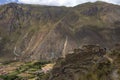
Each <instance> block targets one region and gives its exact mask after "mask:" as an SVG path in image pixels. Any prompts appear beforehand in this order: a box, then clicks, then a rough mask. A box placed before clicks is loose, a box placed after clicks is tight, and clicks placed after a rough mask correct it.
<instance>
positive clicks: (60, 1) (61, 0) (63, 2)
mask: <svg viewBox="0 0 120 80" xmlns="http://www.w3.org/2000/svg"><path fill="white" fill-rule="evenodd" d="M95 1H97V0H0V3H1V4H4V3H9V2H17V3H26V4H40V5H50V6H68V7H69V6H76V5H78V4H82V3H85V2H95ZM99 1H104V2H109V3H113V4H119V5H120V0H99Z"/></svg>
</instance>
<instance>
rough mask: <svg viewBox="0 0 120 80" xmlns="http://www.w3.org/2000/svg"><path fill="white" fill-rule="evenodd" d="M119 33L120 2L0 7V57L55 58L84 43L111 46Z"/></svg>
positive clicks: (115, 41)
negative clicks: (68, 6) (61, 5)
mask: <svg viewBox="0 0 120 80" xmlns="http://www.w3.org/2000/svg"><path fill="white" fill-rule="evenodd" d="M119 33H120V6H118V5H113V4H108V3H104V2H96V3H85V4H81V5H78V6H76V7H71V8H67V7H53V6H39V5H23V4H16V3H10V4H6V5H1V6H0V56H1V57H2V58H3V57H4V59H5V57H6V58H7V59H8V56H9V59H10V58H12V59H13V58H15V57H16V59H21V60H24V59H27V60H36V59H37V60H39V59H41V60H51V59H54V58H57V57H60V56H64V55H65V53H67V52H68V51H70V50H72V49H73V48H76V47H79V46H80V45H83V44H100V45H101V46H105V47H109V48H111V47H112V46H113V45H114V44H115V43H118V42H119V41H120V37H119Z"/></svg>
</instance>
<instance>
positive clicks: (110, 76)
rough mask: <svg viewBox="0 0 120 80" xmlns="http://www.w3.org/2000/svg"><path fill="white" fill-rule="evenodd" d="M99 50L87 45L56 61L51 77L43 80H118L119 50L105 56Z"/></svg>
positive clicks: (119, 79)
mask: <svg viewBox="0 0 120 80" xmlns="http://www.w3.org/2000/svg"><path fill="white" fill-rule="evenodd" d="M101 50H104V48H98V46H94V47H93V46H91V45H88V46H87V48H86V49H77V50H75V51H74V54H68V55H67V56H66V58H65V59H58V61H57V63H56V65H55V66H54V68H53V70H52V72H51V76H50V77H49V79H45V80H120V77H119V76H120V73H119V71H120V63H119V61H120V59H119V58H118V57H119V55H120V53H119V51H120V50H119V51H118V52H112V51H111V53H108V52H105V54H103V53H104V52H101ZM99 54H100V55H99Z"/></svg>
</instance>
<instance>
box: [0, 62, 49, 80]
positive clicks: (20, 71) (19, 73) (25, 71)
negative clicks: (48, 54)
mask: <svg viewBox="0 0 120 80" xmlns="http://www.w3.org/2000/svg"><path fill="white" fill-rule="evenodd" d="M13 63H14V62H13ZM13 63H12V64H13ZM48 63H50V62H38V61H37V62H36V61H35V62H26V63H24V64H22V65H21V66H19V67H17V68H16V69H15V70H13V71H12V72H10V73H8V74H5V75H0V78H1V79H4V80H15V79H17V80H21V79H33V78H38V79H40V78H44V77H47V75H48V74H44V73H36V71H40V70H41V67H42V66H44V65H45V64H48ZM5 65H10V63H9V64H5ZM9 67H10V66H9Z"/></svg>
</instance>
